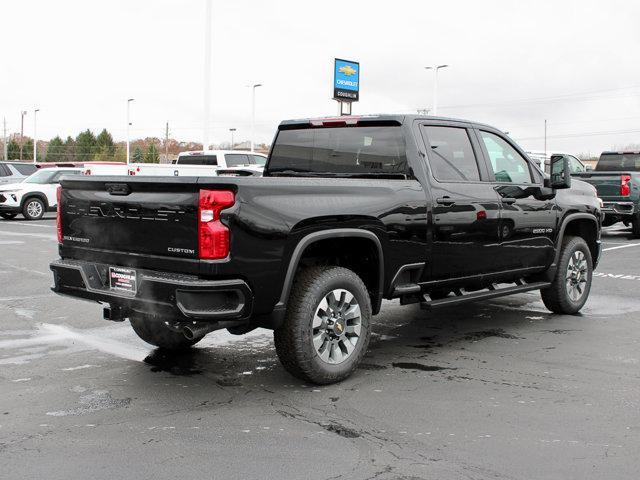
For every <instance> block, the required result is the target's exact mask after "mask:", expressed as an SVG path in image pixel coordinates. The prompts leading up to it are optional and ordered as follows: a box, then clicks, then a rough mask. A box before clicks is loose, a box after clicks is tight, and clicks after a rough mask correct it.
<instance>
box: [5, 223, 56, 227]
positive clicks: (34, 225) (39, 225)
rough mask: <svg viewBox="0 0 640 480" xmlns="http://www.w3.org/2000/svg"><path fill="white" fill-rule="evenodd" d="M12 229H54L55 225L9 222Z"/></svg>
mask: <svg viewBox="0 0 640 480" xmlns="http://www.w3.org/2000/svg"><path fill="white" fill-rule="evenodd" d="M10 225H11V226H12V227H40V228H56V224H55V223H54V224H51V225H47V224H43V223H33V222H11V224H10Z"/></svg>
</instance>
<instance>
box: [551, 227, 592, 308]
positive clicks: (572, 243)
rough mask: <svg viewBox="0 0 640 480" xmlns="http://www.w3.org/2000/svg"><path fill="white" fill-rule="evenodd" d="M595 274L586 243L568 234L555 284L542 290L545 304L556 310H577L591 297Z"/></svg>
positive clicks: (564, 242)
mask: <svg viewBox="0 0 640 480" xmlns="http://www.w3.org/2000/svg"><path fill="white" fill-rule="evenodd" d="M592 273H593V262H592V260H591V251H590V250H589V246H588V245H587V242H585V241H584V239H583V238H581V237H571V236H569V237H566V238H565V239H564V240H563V242H562V250H561V252H560V261H559V262H558V270H557V271H556V276H555V278H554V280H553V283H552V284H551V286H550V287H548V288H545V289H543V290H541V291H540V293H541V295H542V301H543V302H544V304H545V306H546V307H547V308H548V309H549V310H551V311H552V312H555V313H564V314H575V313H578V312H579V311H580V309H581V308H582V307H583V306H584V304H585V302H586V301H587V298H588V297H589V291H590V290H591V279H592Z"/></svg>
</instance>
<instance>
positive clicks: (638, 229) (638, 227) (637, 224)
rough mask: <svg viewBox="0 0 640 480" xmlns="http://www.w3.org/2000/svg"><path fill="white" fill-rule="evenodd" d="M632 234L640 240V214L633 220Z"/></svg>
mask: <svg viewBox="0 0 640 480" xmlns="http://www.w3.org/2000/svg"><path fill="white" fill-rule="evenodd" d="M631 233H633V237H634V238H640V213H636V214H635V215H634V216H633V219H632V220H631Z"/></svg>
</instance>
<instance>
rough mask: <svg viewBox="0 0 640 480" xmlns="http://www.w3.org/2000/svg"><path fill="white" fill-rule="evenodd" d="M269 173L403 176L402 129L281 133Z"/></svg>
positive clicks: (270, 163) (359, 128)
mask: <svg viewBox="0 0 640 480" xmlns="http://www.w3.org/2000/svg"><path fill="white" fill-rule="evenodd" d="M268 168H269V172H270V173H277V172H287V171H292V172H298V173H315V174H322V173H336V174H341V173H345V174H376V173H379V174H404V173H406V171H407V157H406V147H405V141H404V136H403V134H402V129H401V128H400V127H389V126H384V127H381V126H374V127H337V128H303V129H292V130H281V131H280V132H278V136H277V138H276V141H275V143H274V146H273V149H272V152H271V157H270V160H269V167H268Z"/></svg>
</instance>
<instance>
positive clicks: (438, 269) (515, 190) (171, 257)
mask: <svg viewBox="0 0 640 480" xmlns="http://www.w3.org/2000/svg"><path fill="white" fill-rule="evenodd" d="M551 167H552V174H551V177H547V178H545V176H544V174H543V173H542V172H541V171H540V170H539V169H538V168H537V167H536V166H535V165H534V164H533V163H532V162H531V161H529V160H528V158H527V157H526V155H525V154H524V153H523V151H522V150H521V149H520V148H519V147H518V146H517V145H516V144H515V143H514V142H513V141H512V140H510V139H509V138H508V137H507V136H505V134H503V133H502V132H500V131H499V130H496V129H494V128H491V127H489V126H486V125H480V124H475V123H471V122H466V121H457V120H452V119H441V118H434V117H419V116H398V115H386V116H363V117H337V118H324V119H305V120H293V121H285V122H283V123H281V124H280V126H279V128H278V131H277V135H276V137H275V140H274V143H273V147H272V150H271V152H270V155H269V159H268V162H267V165H266V168H265V171H264V177H262V178H251V177H244V178H242V177H207V178H204V177H200V178H187V177H175V178H163V177H162V178H160V177H153V178H150V177H149V178H144V177H107V176H103V177H99V176H92V177H76V178H66V179H64V180H63V181H62V188H61V190H60V192H59V195H60V197H61V198H60V201H59V202H58V205H59V213H58V237H59V243H60V245H59V253H60V257H61V258H60V259H59V260H56V261H54V262H53V263H52V264H51V270H52V271H53V276H54V280H55V286H54V287H53V290H54V291H55V292H57V293H60V294H64V295H70V296H73V297H77V298H83V299H88V300H93V301H97V302H101V303H103V304H104V306H105V308H104V317H105V319H108V320H114V321H122V320H125V319H129V321H130V322H131V325H132V326H133V329H134V330H135V332H136V333H137V334H138V335H139V336H140V337H141V338H142V339H143V340H145V341H147V342H148V343H150V344H152V345H156V346H158V347H163V348H172V349H178V348H185V347H188V346H191V345H193V344H195V343H196V342H198V341H199V340H200V339H202V338H203V336H204V335H206V334H207V333H209V332H211V331H213V330H216V329H221V328H227V329H228V330H229V331H230V332H232V333H234V334H242V333H245V332H248V331H250V330H252V329H254V328H256V327H266V328H270V329H273V330H274V338H275V346H276V351H277V353H278V356H279V357H280V360H281V362H282V364H283V365H284V366H285V368H286V369H287V370H288V371H290V372H291V373H292V374H293V375H296V376H298V377H300V378H302V379H305V380H309V381H311V382H316V383H330V382H335V381H339V380H341V379H343V378H345V377H347V376H348V375H349V374H350V373H351V372H352V371H353V370H354V369H355V368H356V367H357V365H358V363H359V362H360V360H361V359H362V357H363V356H364V354H365V352H366V349H367V345H368V343H369V337H370V333H371V317H372V315H375V314H377V313H378V312H379V311H380V308H381V303H382V300H383V299H394V298H397V299H399V300H400V302H401V303H402V304H409V303H420V304H421V306H422V307H423V308H425V309H435V308H437V307H444V306H449V305H454V304H459V303H461V302H467V301H472V300H482V299H488V298H493V297H499V296H503V295H509V294H514V293H519V292H525V291H529V290H541V292H542V299H543V301H544V303H545V305H546V306H547V307H548V308H549V309H550V310H552V311H554V312H558V313H569V314H573V313H576V312H578V311H579V310H580V309H581V308H582V306H583V305H584V303H585V301H586V300H587V296H588V295H589V289H590V286H591V278H592V271H593V268H594V267H595V266H596V264H597V262H598V258H599V256H600V224H601V218H600V217H601V213H600V209H599V200H598V198H597V197H596V195H595V189H594V188H593V187H591V186H590V185H587V184H586V183H583V182H580V181H578V180H575V179H574V180H573V186H571V182H572V180H571V176H570V170H569V167H568V164H567V162H566V160H564V161H558V162H555V163H554V164H553V165H552V166H551Z"/></svg>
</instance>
